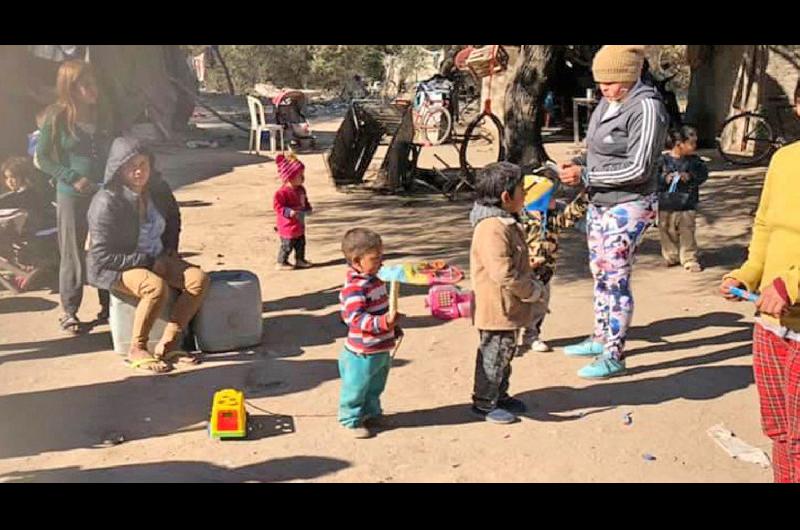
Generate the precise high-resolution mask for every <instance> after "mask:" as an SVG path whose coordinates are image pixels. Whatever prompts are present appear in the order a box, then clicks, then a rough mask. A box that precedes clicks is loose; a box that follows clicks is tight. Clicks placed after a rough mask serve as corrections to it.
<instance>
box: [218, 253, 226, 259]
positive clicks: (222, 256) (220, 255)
mask: <svg viewBox="0 0 800 530" xmlns="http://www.w3.org/2000/svg"><path fill="white" fill-rule="evenodd" d="M217 257H218V258H224V257H225V255H224V254H217Z"/></svg>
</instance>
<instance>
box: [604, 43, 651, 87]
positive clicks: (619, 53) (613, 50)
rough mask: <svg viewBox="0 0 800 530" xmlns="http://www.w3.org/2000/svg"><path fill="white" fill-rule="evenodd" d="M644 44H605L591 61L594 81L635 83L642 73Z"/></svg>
mask: <svg viewBox="0 0 800 530" xmlns="http://www.w3.org/2000/svg"><path fill="white" fill-rule="evenodd" d="M643 64H644V46H642V45H632V44H622V45H620V44H607V45H605V46H603V47H602V48H600V51H599V52H597V54H596V55H595V56H594V61H593V62H592V74H593V75H594V81H595V83H635V82H636V81H637V80H638V79H639V76H640V75H641V73H642V65H643Z"/></svg>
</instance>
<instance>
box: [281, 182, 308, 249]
mask: <svg viewBox="0 0 800 530" xmlns="http://www.w3.org/2000/svg"><path fill="white" fill-rule="evenodd" d="M272 207H273V209H274V210H275V215H276V217H277V226H278V235H280V236H281V238H283V239H296V238H298V237H300V236H302V235H304V234H305V233H306V223H305V216H306V214H307V213H310V212H311V203H310V202H308V195H307V194H306V189H305V188H304V187H303V186H297V187H296V188H295V187H293V186H290V185H284V186H281V187H280V188H279V189H278V191H276V192H275V197H274V199H273V201H272ZM293 213H294V214H295V215H294V216H292V214H293Z"/></svg>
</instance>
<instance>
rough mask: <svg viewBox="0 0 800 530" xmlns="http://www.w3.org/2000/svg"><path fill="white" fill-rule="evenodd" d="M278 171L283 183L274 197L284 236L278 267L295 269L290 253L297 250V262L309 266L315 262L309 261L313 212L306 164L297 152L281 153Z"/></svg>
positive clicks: (300, 266)
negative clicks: (308, 229)
mask: <svg viewBox="0 0 800 530" xmlns="http://www.w3.org/2000/svg"><path fill="white" fill-rule="evenodd" d="M275 162H276V163H277V164H278V175H279V176H280V178H281V181H282V182H283V185H282V186H281V187H280V188H278V191H276V192H275V197H274V198H273V208H274V210H275V215H276V216H277V231H278V235H279V236H280V238H281V247H280V250H279V251H278V265H277V267H276V269H277V270H279V271H282V270H291V269H292V266H291V265H289V255H290V254H291V253H292V250H294V257H295V260H294V266H295V268H297V269H307V268H309V267H311V263H309V262H308V261H306V222H305V217H306V215H308V214H310V213H311V203H310V202H308V195H307V194H306V189H305V188H304V187H303V182H304V181H305V166H304V165H303V163H302V162H300V160H298V159H297V158H296V157H295V156H294V155H291V154H290V155H288V156H284V155H278V156H277V157H276V158H275Z"/></svg>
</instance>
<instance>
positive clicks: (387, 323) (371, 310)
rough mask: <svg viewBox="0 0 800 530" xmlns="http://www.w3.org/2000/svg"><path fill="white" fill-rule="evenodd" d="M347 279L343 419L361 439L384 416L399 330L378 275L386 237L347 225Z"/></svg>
mask: <svg viewBox="0 0 800 530" xmlns="http://www.w3.org/2000/svg"><path fill="white" fill-rule="evenodd" d="M342 253H343V254H344V257H345V259H346V260H347V264H348V266H349V267H348V269H347V279H346V281H345V283H344V287H342V291H341V293H340V294H339V300H340V301H341V303H342V320H344V323H345V324H347V327H348V333H347V339H346V341H345V344H344V349H343V350H342V353H341V355H340V356H339V375H340V376H341V378H342V388H341V394H340V398H339V423H340V424H341V425H342V426H344V427H345V428H347V429H348V431H349V432H351V433H352V434H353V436H355V437H356V438H369V437H371V436H372V432H371V431H370V428H372V427H375V426H378V424H379V423H380V420H381V418H382V409H381V401H380V397H381V393H383V389H384V388H385V387H386V378H387V377H388V376H389V368H390V364H391V362H392V360H391V354H390V352H391V351H392V349H393V348H394V345H395V339H396V337H398V336H399V333H400V329H399V327H397V326H396V321H397V314H396V313H394V314H390V313H389V294H388V293H387V291H386V285H385V284H384V283H383V282H382V281H381V280H380V279H379V278H378V270H380V268H381V262H382V261H383V242H382V241H381V236H379V235H378V234H376V233H375V232H373V231H371V230H367V229H366V228H353V229H351V230H348V231H347V233H346V234H345V235H344V239H343V240H342Z"/></svg>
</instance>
